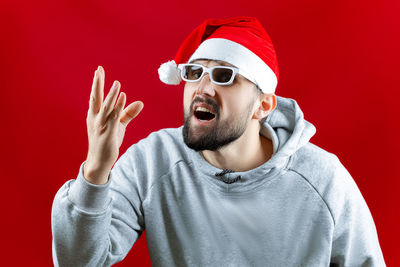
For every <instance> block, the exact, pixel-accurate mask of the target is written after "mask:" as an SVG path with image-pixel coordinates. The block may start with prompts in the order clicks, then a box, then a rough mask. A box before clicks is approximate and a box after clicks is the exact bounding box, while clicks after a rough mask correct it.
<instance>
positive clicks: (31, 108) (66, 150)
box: [0, 0, 400, 266]
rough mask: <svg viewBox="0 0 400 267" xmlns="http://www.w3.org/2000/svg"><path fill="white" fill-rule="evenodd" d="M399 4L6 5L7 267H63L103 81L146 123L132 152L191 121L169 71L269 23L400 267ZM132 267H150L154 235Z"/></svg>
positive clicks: (314, 117)
mask: <svg viewBox="0 0 400 267" xmlns="http://www.w3.org/2000/svg"><path fill="white" fill-rule="evenodd" d="M394 3H395V1H394V0H393V1H365V0H353V1H344V0H338V1H317V0H313V1H312V0H301V1H300V0H287V1H261V0H258V1H247V2H245V1H237V0H232V1H229V2H218V1H215V0H213V1H208V0H205V1H197V2H179V1H158V2H154V1H140V2H134V1H114V2H112V3H111V1H76V0H75V1H26V2H23V1H8V0H7V1H4V0H3V1H1V2H0V38H1V39H0V41H1V42H0V88H1V100H0V101H1V102H0V103H1V105H0V111H1V113H0V114H1V125H2V126H1V129H2V130H1V131H0V132H1V141H2V153H1V161H0V162H1V178H2V179H1V184H2V186H1V189H0V190H1V193H0V201H1V205H2V216H1V218H2V219H1V221H0V227H1V231H2V233H1V243H0V246H1V248H0V251H1V254H2V265H3V266H51V265H52V259H51V238H52V237H51V227H50V212H51V205H52V201H53V198H54V195H55V193H56V192H57V190H58V189H59V188H60V187H61V185H62V184H63V183H65V182H66V181H67V180H69V179H74V178H76V175H77V173H78V168H79V166H80V164H81V162H82V161H83V160H85V158H86V152H87V134H86V121H85V119H86V112H87V109H88V101H89V94H90V88H91V82H92V78H93V74H94V71H95V69H96V67H97V65H102V66H103V67H104V69H105V72H106V92H108V90H109V88H110V86H111V84H112V82H113V80H115V79H118V80H119V81H120V82H121V84H122V87H121V90H122V91H124V92H126V93H127V101H128V103H130V102H132V101H134V100H142V101H143V102H144V104H145V105H144V109H143V111H142V113H141V114H140V115H139V116H138V117H137V118H136V119H135V120H134V121H133V122H132V123H131V124H130V125H129V126H128V129H127V132H126V137H125V140H124V143H123V145H122V147H121V154H122V153H123V152H125V150H126V149H127V147H129V146H130V145H132V144H133V143H136V142H137V141H138V140H140V139H142V138H144V137H146V136H147V135H148V134H149V133H150V132H152V131H155V130H158V129H161V128H165V127H178V126H180V125H181V124H182V123H183V115H182V96H183V94H182V89H183V86H182V84H181V85H179V86H167V85H164V84H162V83H161V82H160V81H159V79H158V74H157V68H158V67H159V65H160V64H161V63H163V62H165V61H167V60H170V59H173V58H174V56H175V53H176V51H177V49H178V47H179V45H180V44H181V42H182V41H183V40H184V38H185V37H186V36H187V35H188V34H189V32H190V31H191V30H192V29H193V28H194V27H196V26H197V25H198V24H200V23H201V22H202V21H203V20H204V19H206V18H225V17H229V16H238V15H247V16H254V17H257V18H258V19H259V20H260V21H261V23H262V24H263V25H264V27H265V28H266V30H267V32H268V33H269V34H270V36H271V38H272V40H273V42H274V45H275V48H276V51H277V55H278V62H279V67H280V81H279V84H278V88H277V91H276V94H277V95H281V96H284V97H290V98H293V99H296V100H297V102H298V103H299V105H300V107H301V108H302V110H303V112H304V114H305V119H306V120H308V121H310V122H311V123H313V124H314V125H315V126H316V127H317V133H316V135H315V136H314V137H313V138H312V139H311V142H313V143H315V144H316V145H318V146H320V147H322V148H324V149H325V150H328V151H330V152H332V153H335V154H336V155H338V156H339V158H340V159H341V161H342V163H343V164H344V165H345V166H346V168H347V169H348V170H349V171H350V173H351V174H352V176H353V178H354V180H355V181H356V183H357V185H358V186H359V188H360V190H361V192H362V194H363V196H364V198H365V200H366V202H367V204H368V206H369V208H370V210H371V213H372V215H373V218H374V221H375V224H376V227H377V230H378V236H379V240H380V244H381V248H382V250H383V254H384V257H385V260H386V263H387V265H388V266H400V260H399V257H398V245H396V241H397V240H399V239H400V227H399V223H398V221H399V217H400V212H399V210H400V209H399V204H400V203H399V196H398V191H399V190H398V188H399V186H400V182H399V180H398V178H399V175H398V174H397V171H398V170H397V166H399V165H398V160H399V156H398V151H399V148H400V146H399V142H398V140H397V138H398V136H399V135H398V132H399V128H400V127H399V122H400V120H399V115H400V113H399V111H398V109H399V104H398V98H399V82H400V81H399V74H398V72H399V69H400V68H399V65H398V62H399V59H400V58H399V53H398V50H397V49H398V47H399V38H400V37H399V36H400V32H399V31H400V30H399V29H400V25H399V24H400V23H399V20H398V12H397V11H398V10H399V9H398V8H399V6H398V4H397V6H395V4H394ZM118 266H150V259H149V256H148V252H147V247H146V241H145V235H143V236H142V237H141V238H140V240H139V241H138V242H137V243H136V244H135V245H134V247H133V249H132V250H131V252H130V253H129V254H128V256H127V258H126V259H125V260H124V261H123V262H121V263H120V264H118Z"/></svg>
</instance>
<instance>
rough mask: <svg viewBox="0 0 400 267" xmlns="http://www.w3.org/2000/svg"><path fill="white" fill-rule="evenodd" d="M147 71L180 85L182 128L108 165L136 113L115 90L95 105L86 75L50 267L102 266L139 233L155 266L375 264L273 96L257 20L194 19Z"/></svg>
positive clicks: (347, 201) (97, 84) (316, 151)
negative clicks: (74, 169) (73, 171)
mask: <svg viewBox="0 0 400 267" xmlns="http://www.w3.org/2000/svg"><path fill="white" fill-rule="evenodd" d="M159 75H160V79H161V80H162V81H163V82H165V83H168V84H178V83H179V82H181V80H184V81H185V82H186V83H185V88H184V90H185V91H184V103H183V106H184V119H185V120H184V126H183V127H180V128H176V129H163V130H160V131H158V132H154V133H151V134H150V135H149V136H148V137H147V138H145V139H143V140H141V141H139V142H138V143H137V144H135V145H132V146H131V147H130V148H129V149H128V150H127V151H126V152H125V153H124V154H123V155H122V156H121V157H120V158H119V159H118V161H117V162H116V160H117V158H118V153H119V147H120V145H121V143H122V140H123V136H124V133H125V128H126V126H127V125H128V123H129V122H130V121H131V120H132V119H133V118H134V117H135V116H136V115H137V114H138V113H139V112H140V110H141V108H142V107H143V103H141V102H140V101H138V102H134V103H132V104H130V105H129V106H128V107H127V108H125V109H124V106H125V99H126V97H125V94H124V93H121V94H120V97H119V98H118V100H117V95H118V92H119V87H120V85H119V83H118V82H115V84H114V86H113V88H112V89H111V90H110V92H109V94H108V95H107V97H106V99H105V100H104V102H103V87H104V70H103V69H102V68H101V67H99V68H98V70H97V71H96V73H95V78H94V81H93V87H92V93H91V101H90V105H89V111H88V116H87V126H88V136H89V151H88V156H87V159H86V160H85V162H83V163H82V165H81V167H80V170H79V174H78V177H77V179H76V180H70V181H68V182H66V183H65V184H64V185H63V186H62V187H61V188H60V190H59V191H58V192H57V194H56V196H55V199H54V203H53V209H52V231H53V259H54V264H55V265H56V266H66V265H71V266H110V265H111V264H113V263H116V262H118V261H121V260H122V259H123V258H124V257H125V256H126V254H127V253H128V252H129V250H130V248H131V247H132V245H133V244H134V243H135V241H136V240H137V239H138V238H139V237H140V235H141V233H142V231H143V230H146V237H147V244H148V248H149V253H150V257H151V261H152V264H153V265H154V266H385V263H384V259H383V255H382V252H381V249H380V246H379V242H378V237H377V232H376V229H375V225H374V222H373V219H372V216H371V213H370V211H369V209H368V207H367V204H366V202H365V200H364V199H363V197H362V195H361V193H360V191H359V189H358V188H357V185H356V184H355V182H354V180H353V179H352V177H351V176H350V174H349V173H348V172H347V170H346V169H345V167H344V166H343V165H342V164H341V163H340V161H339V159H338V158H337V157H336V156H335V155H334V154H332V153H329V152H327V151H325V150H323V149H321V148H319V147H317V146H315V145H313V144H312V143H310V142H309V140H310V138H311V137H312V136H313V135H314V134H315V132H316V129H315V127H314V126H313V125H312V124H311V123H309V122H307V121H306V120H304V117H303V113H302V111H301V110H300V107H299V106H298V105H297V102H296V101H295V100H293V99H289V98H283V97H279V96H276V95H275V94H274V91H275V88H276V86H277V81H278V77H279V74H278V65H277V61H276V55H275V51H274V48H273V45H272V42H271V40H270V38H269V36H268V34H267V33H266V32H265V30H264V29H263V27H262V26H261V24H260V23H259V22H258V20H257V19H254V18H249V17H237V18H229V19H222V20H218V19H215V20H214V19H213V20H206V21H204V22H203V23H202V24H201V25H200V26H198V27H197V28H196V29H195V30H194V31H193V32H192V33H191V34H190V35H189V36H188V37H187V38H186V40H185V41H184V42H183V44H182V46H181V47H180V49H179V50H178V53H177V55H176V57H175V59H174V60H173V61H169V62H167V63H164V64H163V65H161V67H160V69H159ZM115 102H116V105H115V107H114V103H115ZM136 127H138V126H136ZM115 162H116V163H115ZM114 163H115V165H114ZM113 165H114V167H113Z"/></svg>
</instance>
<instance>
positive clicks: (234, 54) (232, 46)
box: [189, 38, 278, 93]
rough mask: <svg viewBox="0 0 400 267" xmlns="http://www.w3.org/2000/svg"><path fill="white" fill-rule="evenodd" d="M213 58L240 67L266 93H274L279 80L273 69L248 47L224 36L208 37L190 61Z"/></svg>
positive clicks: (244, 74)
mask: <svg viewBox="0 0 400 267" xmlns="http://www.w3.org/2000/svg"><path fill="white" fill-rule="evenodd" d="M195 59H212V60H222V61H225V62H228V63H229V64H232V65H234V66H236V67H237V68H239V69H240V70H241V71H242V73H243V76H244V77H246V78H247V79H249V80H250V81H252V82H254V83H255V84H257V85H258V87H259V88H260V89H261V90H262V91H263V92H264V93H274V92H275V89H276V86H277V84H278V80H277V78H276V76H275V73H274V72H273V71H272V69H271V68H270V67H269V66H268V65H267V64H266V63H265V62H264V61H263V60H262V59H261V58H259V57H258V56H257V55H256V54H254V53H253V52H252V51H251V50H249V49H248V48H247V47H245V46H243V45H241V44H238V43H236V42H233V41H231V40H228V39H223V38H212V39H207V40H205V41H204V42H202V43H201V44H200V46H199V47H198V48H197V49H196V51H195V52H194V53H193V55H192V56H191V57H190V59H189V62H192V61H193V60H195Z"/></svg>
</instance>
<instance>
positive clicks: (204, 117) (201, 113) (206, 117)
mask: <svg viewBox="0 0 400 267" xmlns="http://www.w3.org/2000/svg"><path fill="white" fill-rule="evenodd" d="M194 116H195V117H196V118H197V119H198V120H199V121H210V120H212V119H214V118H215V114H214V113H212V112H211V110H209V109H207V108H205V107H197V108H196V109H195V110H194Z"/></svg>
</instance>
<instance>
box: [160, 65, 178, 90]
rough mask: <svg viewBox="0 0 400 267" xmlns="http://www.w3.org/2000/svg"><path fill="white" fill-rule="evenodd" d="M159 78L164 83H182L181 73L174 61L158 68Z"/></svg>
mask: <svg viewBox="0 0 400 267" xmlns="http://www.w3.org/2000/svg"><path fill="white" fill-rule="evenodd" d="M158 76H159V77H160V80H161V81H162V82H163V83H166V84H175V85H176V84H179V83H180V82H181V80H182V79H181V76H180V71H179V69H178V66H177V65H176V63H175V61H174V60H170V61H168V62H165V63H163V64H161V66H160V67H159V68H158Z"/></svg>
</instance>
